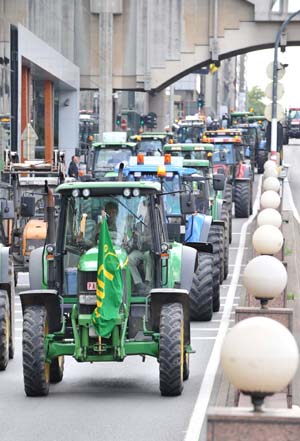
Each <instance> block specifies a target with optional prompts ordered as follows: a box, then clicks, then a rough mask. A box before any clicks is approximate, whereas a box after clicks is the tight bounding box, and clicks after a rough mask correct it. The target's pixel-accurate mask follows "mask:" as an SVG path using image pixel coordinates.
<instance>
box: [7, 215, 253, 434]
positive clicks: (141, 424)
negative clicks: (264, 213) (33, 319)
mask: <svg viewBox="0 0 300 441" xmlns="http://www.w3.org/2000/svg"><path fill="white" fill-rule="evenodd" d="M244 222H245V220H244V219H234V220H233V241H232V244H231V248H230V271H229V277H228V278H227V280H226V281H224V283H223V286H222V287H221V305H222V306H221V310H220V312H218V313H215V314H214V316H213V320H212V321H211V322H206V323H196V322H193V323H192V324H191V328H192V346H193V348H194V349H195V350H196V353H195V354H193V355H192V356H191V359H190V371H191V373H190V379H189V380H188V381H187V382H185V384H184V391H183V394H182V395H181V396H180V397H174V398H166V397H161V396H160V392H159V379H158V374H159V372H158V363H157V361H156V360H154V359H151V358H150V357H148V358H147V359H146V362H145V363H143V362H142V358H141V357H132V358H127V359H126V360H125V362H123V363H101V364H100V363H98V364H97V363H94V364H86V363H83V364H80V363H77V362H76V361H74V360H73V359H72V358H70V357H67V358H66V361H65V375H64V379H63V381H62V382H61V383H59V384H57V385H51V388H50V393H49V396H48V397H43V398H28V397H26V396H25V393H24V388H23V373H22V357H21V333H22V312H21V305H20V302H19V299H17V305H16V327H17V329H16V339H17V340H16V355H15V358H14V360H12V361H10V363H9V365H8V368H7V370H6V371H5V372H0V439H1V441H21V440H22V441H37V440H42V441H79V440H80V441H82V440H84V441H92V440H93V441H94V440H101V441H141V440H143V441H153V440H160V441H183V440H185V439H187V440H191V439H193V438H192V437H191V436H190V431H188V429H189V423H190V419H191V415H192V413H193V409H194V406H195V402H196V401H197V399H198V401H197V403H198V405H199V404H200V407H201V405H202V400H203V406H202V410H203V409H204V411H205V409H206V407H205V406H206V405H207V403H206V404H205V399H204V398H202V395H201V393H202V392H201V393H200V394H199V390H200V387H201V383H202V381H203V379H204V377H205V378H206V379H207V378H208V379H210V377H212V378H211V379H212V380H213V376H214V373H213V372H212V371H206V368H207V365H208V362H209V360H210V356H211V353H212V350H213V347H214V344H215V342H216V337H217V334H218V331H219V327H220V324H221V321H222V320H223V316H224V314H223V313H224V304H225V301H226V297H227V293H228V289H229V288H230V285H231V284H232V283H231V282H232V274H233V270H234V264H235V260H236V255H237V251H238V247H239V241H240V234H241V227H242V224H243V223H244ZM248 234H249V233H248ZM247 242H249V235H248V236H246V245H245V247H246V248H247ZM246 255H247V253H244V257H243V259H242V262H241V263H242V267H241V271H243V268H244V266H245V264H246V263H247V257H246ZM232 285H234V286H231V288H230V289H231V292H234V301H233V308H234V307H235V306H237V305H238V304H239V299H240V295H241V289H242V286H241V284H240V280H239V279H236V280H235V281H234V283H233V284H232ZM23 289H26V287H20V286H19V287H18V291H20V290H23ZM232 290H233V291H232ZM233 319H234V315H233V313H232V314H231V316H230V324H233ZM213 393H216V392H213ZM198 395H199V396H198ZM203 427H204V426H203ZM200 429H201V427H200ZM200 429H199V433H200ZM197 430H198V429H197ZM200 439H201V441H202V440H203V441H204V439H205V429H204V430H203V431H202V435H201V438H200Z"/></svg>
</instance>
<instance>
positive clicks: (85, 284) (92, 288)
mask: <svg viewBox="0 0 300 441" xmlns="http://www.w3.org/2000/svg"><path fill="white" fill-rule="evenodd" d="M96 277H97V273H96V271H78V295H79V313H80V314H91V313H92V312H93V311H94V309H95V306H96V297H95V302H93V300H92V299H93V297H92V296H96ZM80 296H81V297H80ZM83 296H88V299H89V300H88V303H93V304H83V303H81V301H80V298H82V297H83Z"/></svg>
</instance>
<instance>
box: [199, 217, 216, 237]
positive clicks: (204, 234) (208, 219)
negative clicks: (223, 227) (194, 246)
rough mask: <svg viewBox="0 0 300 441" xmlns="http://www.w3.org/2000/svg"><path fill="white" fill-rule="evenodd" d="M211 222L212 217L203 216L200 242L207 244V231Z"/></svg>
mask: <svg viewBox="0 0 300 441" xmlns="http://www.w3.org/2000/svg"><path fill="white" fill-rule="evenodd" d="M212 221H213V218H212V216H205V217H204V222H203V226H202V230H201V235H200V242H207V239H208V234H209V230H210V226H211V223H212Z"/></svg>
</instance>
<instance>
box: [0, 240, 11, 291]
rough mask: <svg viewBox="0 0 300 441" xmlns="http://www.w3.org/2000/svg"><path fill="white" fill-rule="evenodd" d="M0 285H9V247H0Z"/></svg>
mask: <svg viewBox="0 0 300 441" xmlns="http://www.w3.org/2000/svg"><path fill="white" fill-rule="evenodd" d="M0 266H1V269H0V284H1V285H10V283H11V280H12V279H11V259H10V255H9V247H4V246H1V247H0Z"/></svg>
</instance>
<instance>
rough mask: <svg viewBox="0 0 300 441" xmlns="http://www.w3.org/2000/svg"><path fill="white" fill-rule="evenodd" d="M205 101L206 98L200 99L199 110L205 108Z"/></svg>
mask: <svg viewBox="0 0 300 441" xmlns="http://www.w3.org/2000/svg"><path fill="white" fill-rule="evenodd" d="M204 104H205V101H204V98H198V108H199V109H202V107H204Z"/></svg>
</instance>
